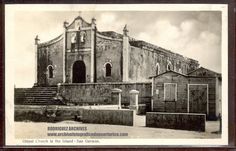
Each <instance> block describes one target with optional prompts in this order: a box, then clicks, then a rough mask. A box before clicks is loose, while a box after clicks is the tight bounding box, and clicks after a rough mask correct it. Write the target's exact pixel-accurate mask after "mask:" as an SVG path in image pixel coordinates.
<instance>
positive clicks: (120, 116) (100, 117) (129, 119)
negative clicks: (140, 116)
mask: <svg viewBox="0 0 236 151" xmlns="http://www.w3.org/2000/svg"><path fill="white" fill-rule="evenodd" d="M133 118H134V117H133V111H131V110H100V109H97V110H96V109H84V110H83V116H82V122H83V123H93V124H113V125H127V126H133Z"/></svg>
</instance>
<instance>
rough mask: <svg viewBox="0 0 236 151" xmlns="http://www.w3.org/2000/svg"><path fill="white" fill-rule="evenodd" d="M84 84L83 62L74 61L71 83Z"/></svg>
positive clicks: (84, 68) (84, 69)
mask: <svg viewBox="0 0 236 151" xmlns="http://www.w3.org/2000/svg"><path fill="white" fill-rule="evenodd" d="M85 82H86V67H85V64H84V62H83V61H80V60H79V61H76V62H75V63H74V64H73V76H72V83H85Z"/></svg>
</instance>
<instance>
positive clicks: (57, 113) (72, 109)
mask: <svg viewBox="0 0 236 151" xmlns="http://www.w3.org/2000/svg"><path fill="white" fill-rule="evenodd" d="M82 112H83V108H80V107H78V106H55V105H51V106H42V105H41V106H40V105H15V109H14V120H15V121H33V122H57V121H63V120H79V117H81V116H82Z"/></svg>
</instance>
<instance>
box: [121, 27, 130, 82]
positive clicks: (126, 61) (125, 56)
mask: <svg viewBox="0 0 236 151" xmlns="http://www.w3.org/2000/svg"><path fill="white" fill-rule="evenodd" d="M122 51H123V78H122V79H123V82H128V81H129V37H128V30H127V25H125V27H124V29H123V49H122Z"/></svg>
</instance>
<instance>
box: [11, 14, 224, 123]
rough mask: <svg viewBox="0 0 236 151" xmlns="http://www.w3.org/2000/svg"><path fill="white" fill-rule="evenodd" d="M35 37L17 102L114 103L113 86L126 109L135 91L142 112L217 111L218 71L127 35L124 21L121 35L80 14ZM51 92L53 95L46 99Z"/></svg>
mask: <svg viewBox="0 0 236 151" xmlns="http://www.w3.org/2000/svg"><path fill="white" fill-rule="evenodd" d="M39 41H40V40H39V38H38V36H37V37H36V38H35V60H36V64H35V69H36V70H35V74H36V75H37V76H36V78H35V85H34V87H33V88H30V89H27V90H26V89H16V93H15V94H16V99H15V104H26V105H27V104H29V105H32V104H37V105H40V104H55V103H63V104H64V105H68V104H69V105H81V106H83V105H85V106H86V105H111V104H113V105H114V104H117V100H118V98H117V97H114V95H113V90H119V92H120V96H119V104H120V105H122V107H125V108H129V107H130V105H131V103H130V100H132V99H131V97H132V96H131V94H130V93H132V92H137V94H138V97H137V99H138V100H137V101H136V102H137V105H138V106H139V105H141V106H142V107H145V111H146V112H148V111H149V112H150V111H153V112H181V113H203V114H206V115H207V119H216V118H217V116H218V114H219V113H221V110H220V109H221V74H219V73H216V72H214V71H211V70H209V69H206V68H203V67H199V63H198V61H197V60H193V59H191V58H187V57H184V56H182V55H180V54H177V53H174V52H171V51H169V50H166V49H164V48H161V47H159V46H156V45H153V44H150V43H148V42H145V41H142V40H137V39H135V38H133V37H131V36H130V35H129V34H128V28H127V26H126V25H125V26H124V28H123V34H119V33H116V32H113V31H103V32H102V31H99V30H98V29H97V27H96V20H95V19H94V18H93V19H91V22H90V23H89V22H86V21H85V20H84V19H83V18H82V17H80V16H78V17H76V18H75V19H74V21H73V22H72V23H70V24H69V23H67V22H64V32H63V33H62V34H61V35H59V36H58V37H56V38H55V39H52V40H50V41H48V42H43V43H39ZM49 91H50V93H49ZM51 91H53V92H55V93H51ZM32 92H34V93H32ZM44 93H45V94H44ZM49 94H50V95H51V94H53V95H54V96H47V98H45V97H46V95H49ZM55 98H56V100H55ZM58 98H60V99H59V102H58ZM55 101H56V102H55Z"/></svg>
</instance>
